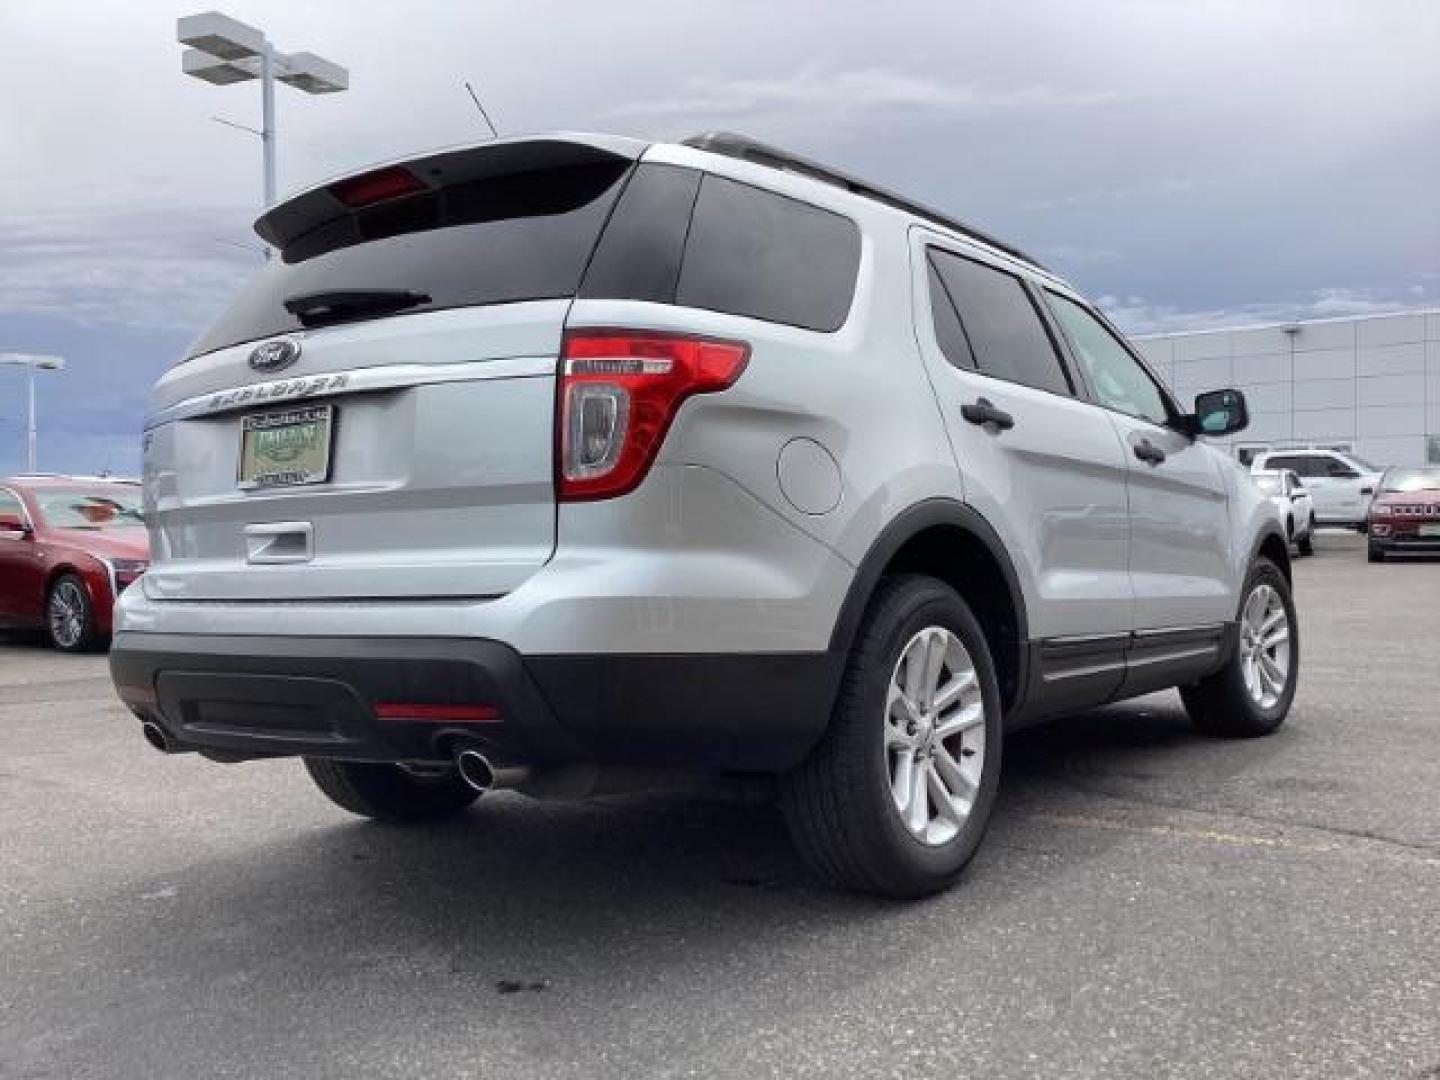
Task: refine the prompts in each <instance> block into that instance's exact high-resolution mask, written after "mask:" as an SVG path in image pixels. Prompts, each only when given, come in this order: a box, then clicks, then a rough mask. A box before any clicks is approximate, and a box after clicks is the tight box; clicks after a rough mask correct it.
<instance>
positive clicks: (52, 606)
mask: <svg viewBox="0 0 1440 1080" xmlns="http://www.w3.org/2000/svg"><path fill="white" fill-rule="evenodd" d="M45 632H46V634H47V635H48V636H49V638H50V644H51V645H53V646H55V648H57V649H59V650H60V651H61V652H71V653H78V652H89V651H90V650H91V649H94V648H96V647H97V646H98V645H99V644H100V643H101V637H100V633H99V631H98V630H96V629H95V609H94V605H92V604H91V603H90V592H89V590H88V589H86V588H85V583H84V582H83V581H81V580H80V579H79V578H78V577H76V576H75V575H74V574H61V575H60V577H58V578H56V579H55V582H54V584H52V585H51V586H50V593H49V595H48V596H47V597H46V598H45Z"/></svg>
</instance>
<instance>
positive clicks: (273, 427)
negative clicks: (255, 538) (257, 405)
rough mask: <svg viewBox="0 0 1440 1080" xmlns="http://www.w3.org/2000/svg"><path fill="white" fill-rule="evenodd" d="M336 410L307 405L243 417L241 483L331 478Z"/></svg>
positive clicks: (314, 481)
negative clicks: (331, 450) (332, 434)
mask: <svg viewBox="0 0 1440 1080" xmlns="http://www.w3.org/2000/svg"><path fill="white" fill-rule="evenodd" d="M334 420H335V410H334V408H333V407H332V406H330V405H307V406H305V407H303V408H298V409H286V410H285V411H283V412H268V413H256V414H255V415H253V416H247V417H245V418H244V419H242V420H241V421H240V486H241V487H242V488H270V487H292V486H294V485H296V484H323V483H324V482H325V481H326V480H328V479H330V435H331V431H332V430H333V428H334Z"/></svg>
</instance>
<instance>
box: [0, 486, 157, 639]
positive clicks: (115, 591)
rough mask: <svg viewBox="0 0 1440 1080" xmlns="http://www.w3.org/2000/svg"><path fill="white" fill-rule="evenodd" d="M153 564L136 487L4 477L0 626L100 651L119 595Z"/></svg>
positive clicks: (0, 488) (0, 525)
mask: <svg viewBox="0 0 1440 1080" xmlns="http://www.w3.org/2000/svg"><path fill="white" fill-rule="evenodd" d="M149 564H150V545H149V541H148V538H147V536H146V533H145V523H144V521H143V519H142V518H141V516H140V485H139V484H134V483H126V482H122V481H118V480H82V479H78V478H73V477H65V476H17V477H12V478H10V479H8V480H0V627H3V628H5V629H12V630H13V629H24V630H30V629H41V628H43V629H44V630H45V631H46V633H48V634H49V636H50V641H51V643H52V644H53V645H54V646H55V647H56V648H57V649H63V650H65V651H66V652H82V651H84V650H87V649H94V648H99V647H102V646H104V645H105V644H106V643H108V642H109V640H110V612H111V608H112V607H113V606H114V603H115V598H116V597H117V596H119V595H120V593H121V592H122V591H123V590H124V589H125V587H126V586H127V585H130V584H131V583H132V582H134V581H135V579H136V578H138V577H139V576H140V575H141V574H143V573H144V572H145V569H146V567H147V566H149Z"/></svg>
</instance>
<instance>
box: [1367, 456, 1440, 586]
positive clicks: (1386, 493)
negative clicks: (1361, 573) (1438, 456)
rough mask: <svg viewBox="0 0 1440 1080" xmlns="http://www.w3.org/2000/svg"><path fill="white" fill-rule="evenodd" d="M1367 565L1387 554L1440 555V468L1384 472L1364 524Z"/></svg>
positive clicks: (1379, 560)
mask: <svg viewBox="0 0 1440 1080" xmlns="http://www.w3.org/2000/svg"><path fill="white" fill-rule="evenodd" d="M1366 529H1367V531H1368V532H1369V534H1370V561H1371V562H1383V561H1384V560H1385V555H1386V554H1387V553H1388V552H1394V551H1434V552H1440V466H1433V467H1430V468H1418V469H1386V470H1385V475H1384V476H1382V477H1380V483H1379V484H1377V485H1376V487H1375V498H1374V499H1373V500H1371V503H1370V517H1369V520H1368V522H1367V524H1366Z"/></svg>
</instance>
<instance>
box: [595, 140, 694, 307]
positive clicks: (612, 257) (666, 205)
mask: <svg viewBox="0 0 1440 1080" xmlns="http://www.w3.org/2000/svg"><path fill="white" fill-rule="evenodd" d="M699 191H700V174H699V173H698V172H696V171H695V170H694V169H684V168H680V167H678V166H675V165H641V166H640V167H639V168H637V169H636V170H635V173H634V175H633V176H631V178H630V182H629V183H628V184H626V185H625V193H624V195H622V196H621V197H620V202H619V205H617V206H616V207H615V213H614V214H612V215H611V217H610V224H608V225H606V226H605V236H604V238H603V239H602V240H601V241H600V247H599V248H598V249H597V250H596V252H595V258H594V259H593V260H591V262H590V269H589V270H588V271H587V272H586V274H585V284H584V285H582V286H581V287H580V295H581V296H582V297H593V298H596V299H603V300H650V301H652V302H654V303H657V304H673V303H674V302H675V286H676V283H677V282H678V281H679V279H680V260H681V259H682V258H683V257H684V254H685V237H686V235H687V234H688V233H689V231H690V212H691V211H692V210H693V209H694V208H695V196H696V195H697V194H698V193H699Z"/></svg>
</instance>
